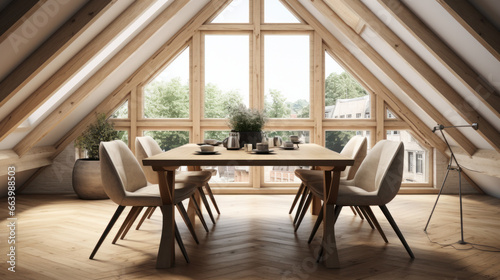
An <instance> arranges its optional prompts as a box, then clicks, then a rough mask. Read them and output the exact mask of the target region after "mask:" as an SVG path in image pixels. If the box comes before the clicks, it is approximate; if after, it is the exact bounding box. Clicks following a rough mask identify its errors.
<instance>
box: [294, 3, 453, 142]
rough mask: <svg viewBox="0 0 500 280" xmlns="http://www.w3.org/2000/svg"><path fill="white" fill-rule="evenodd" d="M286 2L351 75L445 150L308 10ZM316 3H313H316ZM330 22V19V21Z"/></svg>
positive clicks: (324, 8) (325, 8) (332, 13)
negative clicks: (353, 74)
mask: <svg viewBox="0 0 500 280" xmlns="http://www.w3.org/2000/svg"><path fill="white" fill-rule="evenodd" d="M287 2H288V3H289V4H290V6H292V7H293V8H294V9H295V10H296V11H297V12H298V13H300V14H301V15H302V16H303V17H304V20H305V21H306V22H307V23H308V24H310V25H311V26H313V27H314V29H315V30H316V32H318V33H319V34H320V35H321V37H322V38H323V40H324V42H325V44H326V45H327V46H328V47H329V48H330V50H331V54H332V55H333V56H334V57H335V58H336V60H337V62H339V63H340V64H341V65H342V66H343V67H344V68H345V69H347V70H348V71H349V72H351V73H356V75H355V76H356V77H359V78H360V79H363V81H362V82H363V83H365V84H366V85H368V86H369V87H370V88H368V89H367V90H371V91H372V92H373V93H375V94H377V95H380V96H382V98H384V100H385V102H386V103H387V104H389V105H390V106H391V108H393V109H394V110H395V111H397V113H398V115H400V116H402V118H403V120H404V121H405V122H406V123H408V125H410V127H411V128H412V129H413V130H414V131H415V132H416V133H420V134H422V135H423V136H424V137H423V138H425V139H427V141H429V142H430V144H429V145H431V146H434V147H436V148H438V149H439V150H442V151H444V150H445V149H446V145H445V143H444V142H443V141H442V140H441V139H440V138H439V137H437V136H436V135H435V134H434V133H432V132H431V130H430V129H429V128H428V127H427V126H426V125H425V124H424V123H423V122H422V121H421V120H420V119H419V118H418V117H417V116H416V115H415V114H414V113H413V112H412V111H411V110H410V109H409V108H408V107H406V105H404V104H403V103H402V102H401V101H400V100H399V99H398V98H397V97H396V96H394V94H393V93H392V92H391V91H390V90H389V89H388V88H387V87H385V85H384V84H382V83H381V82H380V81H379V80H378V79H377V78H376V77H375V76H374V75H373V74H372V73H371V72H370V71H369V70H368V69H367V68H366V67H365V66H364V65H363V64H362V63H361V62H360V61H359V60H358V59H357V58H356V57H354V55H352V53H351V52H350V51H349V50H348V49H347V48H346V47H344V45H343V44H342V43H340V42H339V41H338V40H337V39H336V38H335V37H334V36H333V35H332V34H331V33H330V32H329V31H328V30H327V29H326V28H325V27H324V26H323V25H322V24H321V23H320V22H319V21H318V20H317V19H316V18H315V17H314V16H313V15H312V14H311V13H309V11H308V10H306V9H305V8H304V7H303V6H302V4H300V3H299V2H298V1H297V0H287ZM316 2H318V1H314V2H313V3H316ZM322 4H323V5H324V7H323V10H322V9H319V10H320V11H321V12H323V13H325V12H326V11H330V12H331V15H330V14H329V13H326V14H325V15H326V16H327V17H331V16H334V17H336V18H337V19H338V20H339V21H340V22H342V25H343V26H346V25H345V23H344V22H343V21H342V19H340V18H339V17H338V16H337V15H336V14H335V13H334V12H333V11H332V10H331V9H330V8H329V7H328V6H327V5H326V4H324V3H323V2H322ZM330 20H332V19H330ZM347 28H349V30H351V31H352V29H351V28H350V27H348V26H347Z"/></svg>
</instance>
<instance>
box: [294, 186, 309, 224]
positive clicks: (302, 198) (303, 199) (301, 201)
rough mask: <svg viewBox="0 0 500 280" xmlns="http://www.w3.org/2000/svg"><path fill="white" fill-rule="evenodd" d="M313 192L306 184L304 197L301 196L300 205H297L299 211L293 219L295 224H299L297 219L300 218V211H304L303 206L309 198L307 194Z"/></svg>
mask: <svg viewBox="0 0 500 280" xmlns="http://www.w3.org/2000/svg"><path fill="white" fill-rule="evenodd" d="M310 193H311V191H310V190H309V189H308V188H307V186H306V185H304V192H303V194H302V197H301V198H300V202H299V206H297V211H296V212H295V218H294V219H293V224H294V225H295V224H297V220H298V219H299V216H300V213H301V212H302V208H304V203H305V201H306V199H307V196H308V195H309V194H310Z"/></svg>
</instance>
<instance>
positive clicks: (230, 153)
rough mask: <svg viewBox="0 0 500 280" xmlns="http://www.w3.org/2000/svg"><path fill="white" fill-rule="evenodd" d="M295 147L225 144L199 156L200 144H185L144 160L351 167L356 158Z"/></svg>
mask: <svg viewBox="0 0 500 280" xmlns="http://www.w3.org/2000/svg"><path fill="white" fill-rule="evenodd" d="M299 146H300V147H299V148H298V149H295V150H284V149H281V148H279V147H274V148H270V150H274V153H272V154H254V153H248V152H245V151H244V150H243V149H241V150H227V149H226V148H224V147H223V146H217V147H215V151H217V152H218V154H215V155H199V154H196V151H199V150H200V148H199V146H198V145H197V144H186V145H183V146H180V147H178V148H175V149H172V150H169V151H167V152H164V153H161V154H158V155H155V156H152V157H150V158H147V159H144V160H143V164H144V165H146V166H156V167H160V166H204V165H213V166H224V165H236V166H238V165H239V166H280V165H281V166H287V165H288V166H292V165H293V166H348V165H353V164H354V159H351V158H347V157H345V156H342V155H340V154H339V153H337V152H334V151H332V150H329V149H327V148H325V147H323V146H320V145H317V144H300V145H299Z"/></svg>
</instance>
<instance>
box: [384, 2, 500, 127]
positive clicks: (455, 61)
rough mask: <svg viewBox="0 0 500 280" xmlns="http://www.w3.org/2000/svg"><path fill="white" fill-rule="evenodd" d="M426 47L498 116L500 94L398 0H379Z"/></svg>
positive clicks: (499, 115) (499, 111)
mask: <svg viewBox="0 0 500 280" xmlns="http://www.w3.org/2000/svg"><path fill="white" fill-rule="evenodd" d="M379 3H380V4H381V5H382V6H383V7H384V8H385V9H386V10H387V11H389V12H390V13H391V14H392V15H393V16H394V17H395V18H396V19H397V20H398V21H399V23H401V24H402V25H403V26H404V27H405V28H406V29H407V30H408V31H409V32H410V33H411V34H412V35H413V36H414V37H415V38H417V39H418V40H419V41H420V43H422V45H423V46H425V47H426V49H427V50H428V51H429V52H430V53H431V54H433V55H434V57H435V58H436V59H437V60H439V61H440V62H441V63H442V64H443V65H445V66H446V67H447V68H448V70H450V72H451V73H453V75H455V77H457V78H458V79H459V80H460V81H461V82H462V83H463V84H464V85H465V86H466V87H467V88H468V89H469V90H470V91H471V92H472V93H474V94H475V95H476V97H477V98H479V100H481V102H482V103H483V104H484V105H486V106H487V107H488V108H489V109H490V110H492V111H493V113H495V114H496V115H497V117H500V95H499V93H498V92H495V90H494V89H493V88H492V87H491V86H490V85H489V84H488V83H487V82H486V81H485V80H484V79H483V78H481V77H480V75H479V74H478V73H476V71H474V69H472V67H470V66H469V65H468V64H467V63H465V62H464V60H463V59H461V58H460V57H459V56H458V55H457V54H456V53H455V52H454V51H453V50H452V49H451V48H450V47H448V45H446V43H445V42H444V41H443V40H441V38H439V36H437V35H436V34H435V33H434V32H433V31H432V30H431V29H430V28H429V27H427V26H426V25H425V23H423V22H422V21H421V20H420V19H419V18H418V17H417V16H416V15H415V14H414V13H413V12H412V11H411V10H410V9H408V7H406V5H405V4H404V3H403V2H401V1H398V0H379Z"/></svg>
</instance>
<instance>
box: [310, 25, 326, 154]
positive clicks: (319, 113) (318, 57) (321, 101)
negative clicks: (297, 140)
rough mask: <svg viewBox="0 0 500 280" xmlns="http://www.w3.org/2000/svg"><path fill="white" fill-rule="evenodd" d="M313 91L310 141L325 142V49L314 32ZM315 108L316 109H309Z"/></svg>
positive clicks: (322, 143)
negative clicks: (312, 128) (312, 121)
mask: <svg viewBox="0 0 500 280" xmlns="http://www.w3.org/2000/svg"><path fill="white" fill-rule="evenodd" d="M313 36H314V37H313V38H314V41H313V42H314V43H313V60H312V66H313V75H312V78H313V84H312V86H313V91H312V94H311V101H310V102H309V104H310V105H309V106H310V108H309V118H312V119H313V120H314V130H313V131H312V133H313V134H312V137H311V143H316V144H318V145H324V144H325V138H324V136H323V119H324V118H325V109H324V108H325V98H324V96H325V49H324V46H323V39H322V38H321V36H320V35H319V34H318V32H314V34H313ZM312 108H317V109H316V110H311V109H312Z"/></svg>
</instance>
